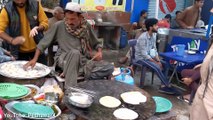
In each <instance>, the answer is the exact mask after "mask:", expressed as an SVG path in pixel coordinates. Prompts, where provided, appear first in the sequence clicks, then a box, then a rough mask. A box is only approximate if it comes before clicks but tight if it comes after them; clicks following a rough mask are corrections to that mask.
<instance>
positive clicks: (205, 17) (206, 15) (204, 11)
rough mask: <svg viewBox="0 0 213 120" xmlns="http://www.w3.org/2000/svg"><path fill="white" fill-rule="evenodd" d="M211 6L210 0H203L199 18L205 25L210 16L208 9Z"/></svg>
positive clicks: (212, 3) (212, 4) (212, 5)
mask: <svg viewBox="0 0 213 120" xmlns="http://www.w3.org/2000/svg"><path fill="white" fill-rule="evenodd" d="M212 7H213V2H212V0H205V1H204V5H203V8H202V13H201V19H202V20H203V21H204V22H205V25H206V24H208V22H209V18H210V12H209V11H210V10H211V8H212Z"/></svg>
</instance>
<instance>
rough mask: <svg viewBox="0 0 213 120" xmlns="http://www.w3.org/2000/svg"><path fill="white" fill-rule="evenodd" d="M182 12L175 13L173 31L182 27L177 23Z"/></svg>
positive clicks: (172, 22) (172, 21) (172, 23)
mask: <svg viewBox="0 0 213 120" xmlns="http://www.w3.org/2000/svg"><path fill="white" fill-rule="evenodd" d="M180 13H181V11H176V12H175V18H174V19H172V20H171V24H170V25H171V28H173V29H177V28H179V27H180V26H179V25H178V23H177V16H178V15H180Z"/></svg>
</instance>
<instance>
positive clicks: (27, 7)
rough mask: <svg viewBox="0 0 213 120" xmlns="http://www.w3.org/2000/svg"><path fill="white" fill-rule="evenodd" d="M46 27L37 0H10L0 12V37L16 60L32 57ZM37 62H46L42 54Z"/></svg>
mask: <svg viewBox="0 0 213 120" xmlns="http://www.w3.org/2000/svg"><path fill="white" fill-rule="evenodd" d="M47 29H48V18H47V16H46V14H45V13H44V10H43V8H42V6H41V4H40V2H38V1H37V0H11V1H10V2H8V3H7V4H6V6H5V7H4V8H3V9H2V11H1V13H0V37H1V38H2V39H3V40H4V41H5V42H7V43H8V44H9V46H10V48H11V50H10V51H11V54H12V55H14V57H16V59H18V60H30V59H32V58H33V56H34V53H35V50H36V44H37V43H38V42H39V41H40V39H41V38H42V37H43V31H44V30H47ZM7 30H8V32H6V31H7ZM39 62H41V63H46V62H45V56H44V54H43V55H42V56H41V57H40V58H39Z"/></svg>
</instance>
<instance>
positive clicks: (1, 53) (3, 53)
mask: <svg viewBox="0 0 213 120" xmlns="http://www.w3.org/2000/svg"><path fill="white" fill-rule="evenodd" d="M14 60H16V59H15V58H14V57H13V56H12V55H11V53H10V52H9V51H7V50H5V49H4V48H2V47H0V63H3V62H7V61H14Z"/></svg>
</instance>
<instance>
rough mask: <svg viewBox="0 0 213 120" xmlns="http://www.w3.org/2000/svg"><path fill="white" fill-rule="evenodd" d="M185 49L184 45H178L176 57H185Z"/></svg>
mask: <svg viewBox="0 0 213 120" xmlns="http://www.w3.org/2000/svg"><path fill="white" fill-rule="evenodd" d="M185 47H186V45H184V44H178V45H176V49H177V51H176V55H178V56H183V55H184V52H185Z"/></svg>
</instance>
